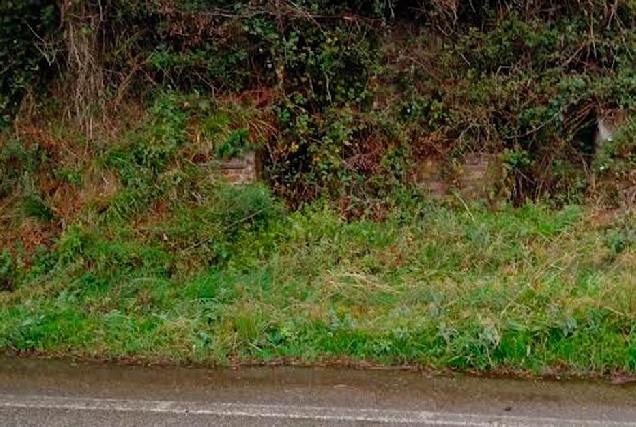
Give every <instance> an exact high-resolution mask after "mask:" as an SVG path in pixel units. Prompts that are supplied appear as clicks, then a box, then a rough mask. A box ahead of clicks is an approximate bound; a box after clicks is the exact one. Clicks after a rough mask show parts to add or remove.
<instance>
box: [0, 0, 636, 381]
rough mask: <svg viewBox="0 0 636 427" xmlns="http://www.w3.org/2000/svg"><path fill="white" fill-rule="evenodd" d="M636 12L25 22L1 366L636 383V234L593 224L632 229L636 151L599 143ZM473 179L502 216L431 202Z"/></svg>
mask: <svg viewBox="0 0 636 427" xmlns="http://www.w3.org/2000/svg"><path fill="white" fill-rule="evenodd" d="M635 12H636V3H634V1H633V0H618V1H616V2H614V3H612V4H607V2H605V1H601V0H591V1H588V2H579V1H550V0H542V1H540V0H536V1H530V0H528V1H525V2H517V1H514V2H512V1H511V2H506V1H500V2H489V1H472V2H461V1H452V0H451V1H433V0H431V1H371V2H356V1H351V2H329V1H314V0H308V1H300V2H290V1H286V0H280V1H221V0H218V1H206V2H203V1H186V2H183V1H179V2H175V1H170V0H156V1H148V2H141V1H126V2H124V1H119V0H109V1H106V0H103V1H102V2H99V3H93V2H89V1H74V2H63V3H56V2H51V1H49V0H28V1H24V2H20V4H19V5H17V6H16V5H13V6H11V5H7V4H6V3H3V4H0V17H2V19H3V21H2V22H3V24H2V25H1V26H0V59H1V60H2V63H3V70H2V72H1V73H0V110H1V118H0V121H2V124H1V126H2V127H3V131H2V133H1V134H0V227H1V228H2V233H0V250H1V251H2V259H1V260H0V348H1V349H3V350H5V351H12V352H37V353H45V354H61V355H81V356H89V357H103V356H105V357H113V358H118V357H132V358H142V359H151V360H161V359H168V360H173V361H185V360H188V361H196V362H201V363H231V362H235V361H239V362H241V361H271V360H277V359H281V358H282V359H287V360H298V361H303V362H309V363H312V362H317V361H324V360H332V361H333V360H345V359H347V360H354V361H371V362H376V363H383V364H412V365H419V366H425V367H433V368H454V369H460V370H473V369H477V370H501V371H505V370H512V371H516V372H519V371H525V370H530V371H533V372H540V373H549V372H555V371H558V372H570V373H572V372H575V373H584V374H606V373H610V372H613V371H627V372H633V371H634V370H636V367H635V366H636V356H634V355H635V354H636V342H635V341H634V332H633V324H634V316H635V315H636V314H635V312H634V309H635V306H634V302H633V298H632V297H631V286H632V285H633V283H632V282H633V279H632V277H634V275H633V273H634V272H633V269H634V267H633V266H634V263H633V258H634V254H635V252H634V250H635V249H634V247H633V245H634V242H635V241H636V237H635V233H636V232H635V231H634V227H633V226H632V222H633V216H632V214H631V213H630V212H629V211H615V212H613V213H612V214H606V213H602V211H601V210H600V209H595V208H592V207H590V206H588V207H583V205H582V203H583V202H584V201H586V200H588V199H589V197H588V196H590V195H598V194H602V195H604V200H605V201H610V202H622V203H626V204H627V205H629V204H630V203H633V193H634V188H635V187H634V184H636V182H635V180H634V178H633V176H632V174H631V173H630V171H631V169H632V166H633V158H634V157H633V152H634V151H633V147H634V138H633V135H634V134H633V132H632V131H633V127H634V126H633V125H629V124H628V125H626V126H625V127H624V128H623V129H622V130H621V131H620V132H618V133H617V134H616V135H615V138H614V140H613V141H612V142H611V143H608V144H605V145H604V146H603V147H602V148H600V147H597V146H596V145H595V143H594V126H595V123H596V120H597V119H598V117H599V115H600V114H601V112H602V111H604V110H605V109H611V110H616V111H619V112H621V114H623V115H626V116H629V111H630V109H631V108H633V107H634V99H636V98H635V95H636V76H635V75H634V67H633V60H632V54H633V52H634V51H635V49H636V22H635V21H634V16H636V13H635ZM626 123H629V120H627V121H626ZM251 150H257V151H259V153H261V154H262V163H263V172H264V180H265V183H264V184H263V185H247V186H228V185H227V184H226V183H224V182H223V181H222V179H220V176H219V173H218V161H219V159H227V158H233V157H237V156H240V155H242V154H243V153H245V152H246V151H251ZM467 153H479V154H487V155H488V156H490V157H489V158H494V159H498V162H499V163H498V170H499V174H498V175H497V180H496V182H493V183H492V186H491V187H488V189H487V190H488V191H487V194H486V196H487V197H486V201H488V202H490V203H488V204H480V203H471V202H470V201H468V200H465V199H464V198H462V197H461V195H454V196H451V200H450V201H449V200H446V201H433V200H432V199H431V198H430V197H429V196H428V194H427V193H426V192H424V191H422V190H421V188H419V187H418V185H417V183H416V182H415V181H416V178H417V176H418V174H419V173H420V172H421V170H420V167H421V165H422V162H423V161H429V160H430V161H435V162H441V163H443V164H444V165H446V166H445V167H447V168H448V169H449V170H452V169H453V165H454V164H455V163H456V162H457V161H458V159H460V158H461V157H462V156H463V155H465V154H467ZM593 173H595V174H596V175H597V181H596V187H593V188H592V187H590V184H589V183H590V182H591V179H590V177H591V176H592V175H593ZM526 202H527V204H526ZM485 205H488V208H486V206H485ZM512 206H516V207H517V208H513V207H512ZM568 206H575V207H568ZM576 206H578V207H576Z"/></svg>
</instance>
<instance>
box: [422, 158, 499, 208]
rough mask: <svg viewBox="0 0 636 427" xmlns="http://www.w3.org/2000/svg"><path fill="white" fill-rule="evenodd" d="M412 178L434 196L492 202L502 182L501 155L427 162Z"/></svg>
mask: <svg viewBox="0 0 636 427" xmlns="http://www.w3.org/2000/svg"><path fill="white" fill-rule="evenodd" d="M411 176H412V179H413V181H414V183H415V184H416V185H417V186H419V187H420V188H421V189H422V190H424V191H426V192H428V193H429V194H431V195H432V196H434V197H438V198H444V197H447V196H453V194H456V195H459V196H460V197H462V198H463V199H464V200H466V201H477V200H490V199H491V198H492V196H493V192H494V190H495V189H496V188H497V186H498V184H499V183H500V182H501V180H502V179H503V173H502V170H501V161H500V159H499V158H498V156H496V155H493V154H486V153H467V154H465V155H464V156H462V157H460V158H459V159H456V160H455V161H454V162H445V161H443V160H441V159H426V160H423V161H422V162H420V163H419V164H418V165H417V166H416V167H415V170H413V173H412V175H411Z"/></svg>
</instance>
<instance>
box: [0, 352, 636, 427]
mask: <svg viewBox="0 0 636 427" xmlns="http://www.w3.org/2000/svg"><path fill="white" fill-rule="evenodd" d="M0 425H2V426H40V425H41V426H83V425H92V426H102V425H103V426H120V425H121V426H163V425H165V426H199V425H200V426H204V425H206V426H209V425H212V426H216V425H218V426H270V425H271V426H274V425H276V426H318V425H335V426H341V425H422V426H535V425H536V426H550V425H555V426H561V425H563V426H578V425H580V426H592V425H593V426H634V427H636V388H632V387H628V386H613V385H609V384H606V383H599V382H556V381H514V380H504V379H478V378H467V377H461V376H457V377H453V378H448V377H437V376H429V375H426V374H422V373H414V372H397V371H372V372H365V371H345V370H323V369H291V368H259V369H241V370H203V369H186V368H143V367H116V366H110V365H101V364H84V363H80V364H72V363H69V362H60V361H41V360H34V359H4V360H1V359H0Z"/></svg>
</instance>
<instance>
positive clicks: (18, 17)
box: [0, 0, 58, 128]
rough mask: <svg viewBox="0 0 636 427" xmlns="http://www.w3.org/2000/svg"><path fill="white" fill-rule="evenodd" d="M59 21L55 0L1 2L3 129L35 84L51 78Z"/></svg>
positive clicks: (0, 102) (0, 106)
mask: <svg viewBox="0 0 636 427" xmlns="http://www.w3.org/2000/svg"><path fill="white" fill-rule="evenodd" d="M57 23H58V11H57V8H56V6H55V2H54V1H51V0H16V1H12V0H7V1H3V2H2V3H0V63H1V64H2V72H1V73H0V128H3V127H4V126H6V125H7V124H8V123H9V122H10V120H11V118H12V116H13V115H14V114H15V113H16V112H17V109H18V106H19V103H20V100H21V98H22V96H23V94H24V93H25V91H27V90H29V89H30V88H31V87H32V86H33V85H34V84H37V83H40V82H42V79H43V78H45V77H50V73H49V72H48V70H47V68H46V67H47V66H50V65H51V64H52V63H53V61H54V60H55V56H56V55H55V51H54V50H53V51H51V49H50V46H48V45H47V42H51V43H53V45H55V41H54V40H53V41H51V40H50V38H51V37H52V35H53V33H54V29H55V27H56V24H57Z"/></svg>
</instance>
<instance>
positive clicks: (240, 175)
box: [219, 151, 259, 184]
mask: <svg viewBox="0 0 636 427" xmlns="http://www.w3.org/2000/svg"><path fill="white" fill-rule="evenodd" d="M219 170H220V173H221V176H222V177H223V178H224V179H225V180H226V181H227V182H229V183H230V184H249V183H253V182H256V181H257V180H258V179H259V168H258V164H257V155H256V153H255V152H253V151H249V152H247V153H246V154H245V155H244V156H242V157H237V158H233V159H229V160H223V161H221V163H220V166H219Z"/></svg>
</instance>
